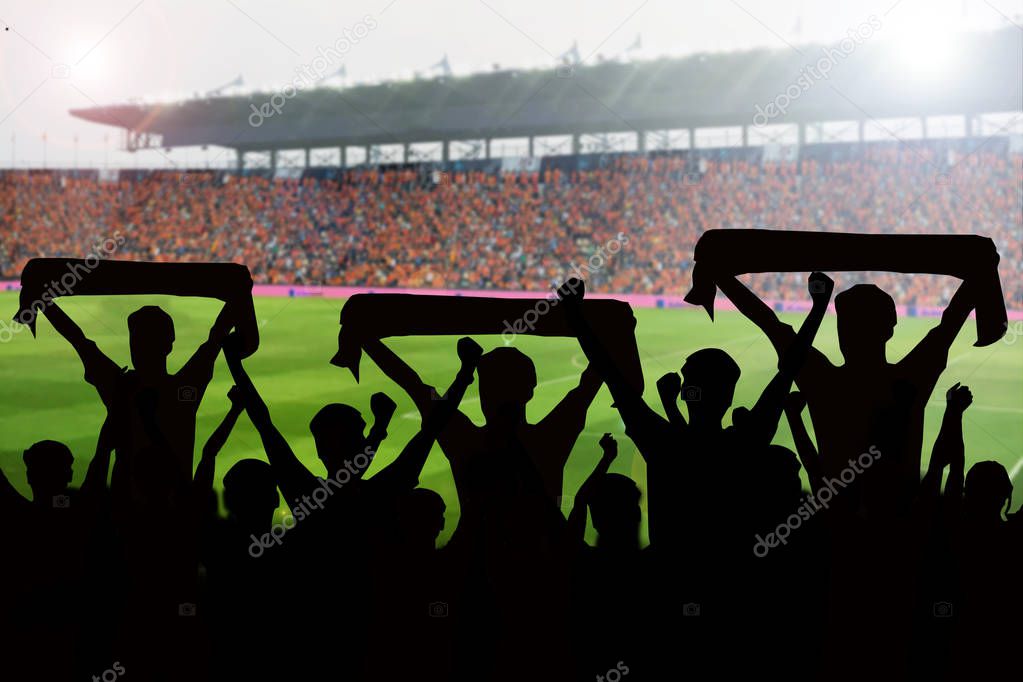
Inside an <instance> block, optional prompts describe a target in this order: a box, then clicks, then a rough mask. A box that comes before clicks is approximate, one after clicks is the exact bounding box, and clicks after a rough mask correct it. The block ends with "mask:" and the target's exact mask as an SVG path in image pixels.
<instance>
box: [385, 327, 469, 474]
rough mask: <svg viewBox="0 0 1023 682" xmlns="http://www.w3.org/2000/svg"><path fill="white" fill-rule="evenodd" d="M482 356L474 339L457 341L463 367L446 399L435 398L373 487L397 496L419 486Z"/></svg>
mask: <svg viewBox="0 0 1023 682" xmlns="http://www.w3.org/2000/svg"><path fill="white" fill-rule="evenodd" d="M482 355H483V349H482V348H480V346H479V344H477V343H476V342H475V341H473V340H472V339H470V338H468V337H466V338H462V339H459V340H458V359H459V360H460V362H461V366H460V367H459V369H458V373H457V374H456V375H455V379H454V381H453V382H452V383H451V386H449V387H448V390H447V392H446V393H445V394H444V395H443V396H436V398H435V399H434V401H433V405H432V406H431V407H430V409H429V410H428V411H427V413H426V415H425V416H424V417H423V424H422V426H421V427H420V429H419V432H418V433H416V435H414V436H413V437H412V440H410V441H409V442H408V443H407V444H406V445H405V447H404V448H402V451H401V453H400V454H399V455H398V456H397V457H396V458H395V460H394V461H393V462H391V463H390V464H388V465H387V466H386V467H385V468H384V469H382V470H381V471H380V472H379V473H378V474H377V475H376V476H374V477H373V478H372V479H370V480H371V481H373V482H374V484H376V485H383V486H385V487H386V488H387V489H389V490H391V491H392V492H395V493H400V492H402V491H404V490H411V489H412V488H415V487H416V486H417V485H418V484H419V476H420V474H422V471H423V467H424V466H425V465H426V459H427V457H429V455H430V450H431V449H432V448H433V443H434V441H435V440H437V436H439V435H440V432H441V431H443V430H444V426H445V425H446V424H447V423H448V420H449V419H451V416H452V415H453V414H454V413H455V411H456V410H458V405H459V403H461V402H462V398H463V397H464V396H465V391H466V389H467V388H469V385H470V384H472V381H473V376H474V375H475V373H476V366H477V365H478V364H479V360H480V356H482Z"/></svg>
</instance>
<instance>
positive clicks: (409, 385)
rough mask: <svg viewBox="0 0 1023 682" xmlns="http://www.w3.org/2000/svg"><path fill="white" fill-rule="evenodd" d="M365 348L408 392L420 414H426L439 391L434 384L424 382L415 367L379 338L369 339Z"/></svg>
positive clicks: (385, 372)
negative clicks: (410, 365)
mask: <svg viewBox="0 0 1023 682" xmlns="http://www.w3.org/2000/svg"><path fill="white" fill-rule="evenodd" d="M363 348H364V349H365V351H366V354H367V355H369V357H370V358H371V359H372V360H373V362H375V363H376V364H377V366H378V367H379V368H380V369H381V371H383V373H384V374H386V375H387V378H389V379H390V380H391V381H393V382H394V383H396V384H398V386H400V387H401V389H402V390H403V391H405V393H407V394H408V396H409V397H410V398H411V399H412V402H413V403H415V405H416V408H417V409H418V410H419V412H420V414H423V415H425V414H426V413H427V412H429V411H430V403H431V401H432V400H433V399H434V398H435V397H436V394H437V392H436V390H434V388H433V387H432V386H428V385H427V384H425V383H423V380H422V379H420V378H419V375H418V374H416V372H415V370H414V369H412V368H411V367H409V365H408V364H407V363H406V362H405V361H404V360H402V359H401V358H399V357H398V356H397V354H395V352H394V351H392V350H391V349H390V348H388V347H387V346H385V345H384V343H383V341H380V340H379V339H373V340H372V341H367V342H366V344H365V345H364V346H363Z"/></svg>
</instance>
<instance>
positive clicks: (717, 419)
mask: <svg viewBox="0 0 1023 682" xmlns="http://www.w3.org/2000/svg"><path fill="white" fill-rule="evenodd" d="M739 374H740V370H739V365H737V364H735V360H733V359H732V356H730V355H729V354H728V353H726V352H725V351H723V350H721V349H719V348H703V349H701V350H698V351H696V352H695V353H693V354H691V355H690V356H689V357H687V358H686V361H685V364H683V365H682V400H684V401H685V402H686V405H687V406H688V408H689V418H690V421H691V422H693V423H711V424H720V423H721V419H722V418H724V416H725V412H727V411H728V408H729V407H731V406H732V397H733V396H734V395H735V384H736V383H738V381H739Z"/></svg>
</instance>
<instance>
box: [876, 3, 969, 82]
mask: <svg viewBox="0 0 1023 682" xmlns="http://www.w3.org/2000/svg"><path fill="white" fill-rule="evenodd" d="M893 42H894V46H895V55H894V56H895V60H894V61H895V63H893V64H892V66H893V68H895V69H896V70H898V71H903V72H904V73H905V74H906V75H907V76H908V77H910V78H912V79H915V80H921V81H924V80H926V81H932V80H941V79H944V78H945V77H947V76H948V75H949V74H950V72H952V71H955V69H956V61H957V60H958V59H959V57H960V56H961V55H960V53H959V49H958V48H959V35H958V33H957V32H956V31H955V29H954V26H952V25H951V24H950V23H949V22H948V21H946V20H942V19H941V18H940V17H934V18H930V19H928V18H926V17H918V18H917V19H916V20H915V21H913V22H912V23H908V24H906V25H904V26H903V27H902V30H900V31H897V32H896V33H895V35H894V37H893Z"/></svg>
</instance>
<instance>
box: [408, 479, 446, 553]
mask: <svg viewBox="0 0 1023 682" xmlns="http://www.w3.org/2000/svg"><path fill="white" fill-rule="evenodd" d="M445 511H447V507H446V506H445V505H444V498H442V497H441V496H440V495H438V494H437V493H435V492H434V491H432V490H430V489H428V488H416V489H415V490H410V491H409V492H408V493H407V494H406V495H405V496H404V497H403V498H402V500H401V504H400V506H399V509H398V521H399V524H400V526H401V535H402V538H403V539H404V541H405V543H406V544H407V545H412V546H415V547H434V546H436V544H437V538H438V537H439V536H440V532H441V531H442V530H444V512H445Z"/></svg>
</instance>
